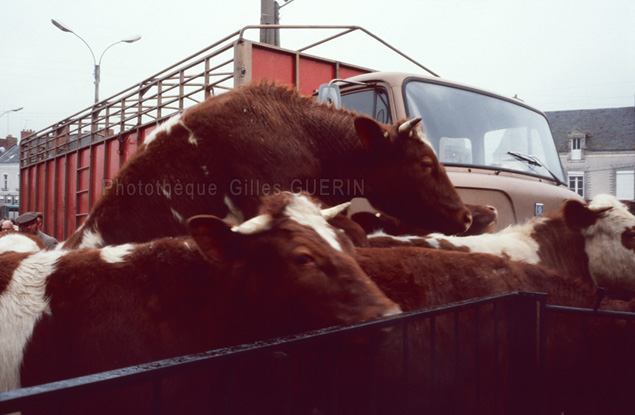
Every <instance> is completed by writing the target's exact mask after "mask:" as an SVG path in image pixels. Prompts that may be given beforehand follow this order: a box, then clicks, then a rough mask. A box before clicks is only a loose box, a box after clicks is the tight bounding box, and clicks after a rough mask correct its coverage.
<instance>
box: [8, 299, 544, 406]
mask: <svg viewBox="0 0 635 415" xmlns="http://www.w3.org/2000/svg"><path fill="white" fill-rule="evenodd" d="M545 303H546V295H544V294H528V293H510V294H502V295H495V296H491V297H486V298H481V299H474V300H468V301H464V302H461V303H455V304H450V305H446V306H442V307H438V308H435V309H429V310H422V311H416V312H410V313H405V314H403V315H400V316H397V317H393V318H388V319H380V320H378V321H372V322H365V323H361V324H357V325H354V326H350V327H334V328H328V329H323V330H318V331H314V332H310V333H305V334H301V335H296V336H289V337H286V338H281V339H275V340H271V341H265V342H257V343H254V344H249V345H241V346H236V347H229V348H225V349H221V350H213V351H209V352H205V353H199V354H194V355H188V356H182V357H178V358H174V359H167V360H162V361H158V362H152V363H147V364H142V365H138V366H134V367H128V368H123V369H117V370H112V371H109V372H104V373H98V374H93V375H88V376H83V377H80V378H75V379H68V380H63V381H58V382H53V383H49V384H44V385H39V386H33V387H26V388H22V389H17V390H13V391H9V392H5V393H1V394H0V413H8V412H12V411H19V410H21V411H24V410H30V409H36V410H37V409H38V408H39V409H42V408H45V410H44V412H46V413H51V411H55V412H59V413H64V411H65V410H66V409H70V408H73V405H74V402H75V401H77V400H80V401H81V400H86V399H92V398H93V397H99V396H100V394H103V393H112V392H113V391H115V392H116V391H117V390H118V389H122V390H125V389H126V388H130V387H132V386H135V385H136V386H138V385H142V386H143V385H145V386H146V389H144V390H145V391H146V392H147V393H145V394H143V393H138V392H135V395H134V401H135V402H139V401H143V400H144V399H145V400H146V401H147V402H146V404H147V407H146V410H147V413H153V414H160V413H164V412H165V411H167V408H169V405H170V402H169V401H168V399H172V400H173V401H174V400H175V401H176V402H172V404H174V405H176V406H177V407H180V406H179V405H180V404H181V403H182V402H183V403H184V402H191V401H192V400H191V398H189V397H187V398H186V397H185V396H183V397H177V398H174V396H170V398H166V396H164V395H165V394H166V393H167V391H169V389H170V386H169V385H170V383H169V382H170V379H174V378H175V377H178V376H183V375H187V374H192V373H201V372H205V371H208V372H211V373H215V372H214V371H220V370H225V369H226V367H227V366H229V367H231V368H230V370H229V371H228V372H223V373H225V374H223V375H220V377H221V378H222V382H221V385H222V388H223V390H222V393H220V394H219V395H218V396H216V398H217V399H222V400H223V402H222V403H220V408H222V411H223V412H224V413H243V410H244V406H241V405H245V399H244V398H245V391H244V390H243V389H240V388H239V387H238V386H237V385H242V384H243V383H244V379H241V378H240V377H237V376H238V375H236V373H237V372H236V369H235V367H240V366H239V365H240V364H243V365H245V363H244V362H246V361H247V362H248V363H246V365H247V367H248V368H250V369H252V368H255V367H258V362H261V361H262V360H265V361H266V360H267V359H269V358H270V357H271V356H283V358H278V359H277V360H276V362H281V363H280V365H281V366H282V367H283V368H282V370H281V372H282V373H283V375H282V376H281V378H280V379H277V382H272V381H271V380H265V381H264V382H257V385H258V386H257V387H258V388H259V389H261V388H262V387H263V383H265V384H268V385H267V386H272V385H271V384H273V386H275V388H273V389H271V390H268V391H267V393H266V395H267V396H270V395H272V396H276V397H280V400H278V399H277V398H276V405H278V404H279V406H278V407H276V408H267V407H264V408H265V409H262V405H263V403H262V402H258V405H259V406H258V408H259V409H261V410H260V411H259V412H260V413H263V412H264V413H267V412H271V413H288V414H293V413H298V411H299V409H300V408H299V405H303V404H304V403H305V401H304V400H303V398H300V397H301V396H304V395H302V393H301V392H302V391H303V390H302V389H301V388H300V387H299V385H301V384H304V383H305V382H306V383H307V384H309V385H311V387H310V388H308V389H309V390H311V391H312V392H315V391H319V399H318V400H316V401H315V402H316V403H315V405H317V406H318V407H320V408H321V410H322V411H323V412H324V413H351V412H359V413H364V414H373V413H384V412H385V409H382V408H386V406H389V407H390V408H391V413H407V412H408V411H410V410H412V408H413V407H417V408H418V407H420V406H421V405H423V409H425V410H431V411H432V412H434V411H435V410H447V409H448V408H447V405H448V404H449V405H451V408H452V412H453V413H462V411H464V410H466V409H467V408H470V409H469V410H470V412H474V411H473V410H474V408H477V409H479V411H480V412H483V413H515V414H518V413H520V414H523V413H527V414H536V413H540V411H541V408H544V405H543V403H544V401H543V399H542V397H541V396H536V391H540V390H542V389H544V386H543V385H544V378H543V377H542V374H541V373H540V372H537V371H536V366H539V364H538V362H540V361H542V360H543V359H544V353H545V345H544V343H545V339H544V338H541V337H539V336H538V330H537V327H542V326H544V312H542V311H541V310H544V307H545ZM387 329H390V332H389V333H388V334H386V332H385V331H386V330H387ZM362 338H363V339H366V340H367V341H366V343H364V342H362V346H359V344H360V339H362ZM368 339H370V340H368ZM387 339H389V340H387ZM351 344H353V345H354V347H353V349H348V347H350V345H351ZM363 344H365V345H366V346H363ZM468 345H474V347H471V346H468ZM351 350H353V351H354V353H352V354H351V353H350V351H351ZM360 350H361V352H360ZM466 350H470V351H471V352H473V353H475V356H478V357H483V356H489V359H488V358H485V357H483V358H482V359H476V362H477V363H476V364H475V365H471V364H470V365H466V364H465V362H466V361H467V362H471V361H473V359H474V356H472V355H470V354H467V352H466ZM365 351H370V352H369V354H368V355H366V354H365ZM386 353H388V355H387V354H386ZM307 356H310V358H308V359H307ZM359 356H363V358H360V357H359ZM259 359H260V360H259ZM319 359H324V360H323V361H319V363H317V364H315V365H313V366H311V367H312V368H313V369H316V370H315V371H314V372H313V373H310V372H311V370H304V367H303V366H302V365H303V364H306V363H307V361H309V362H313V361H318V360H319ZM358 359H359V361H358ZM424 360H425V362H423V361H424ZM488 360H491V361H492V362H490V363H491V364H488V363H487V362H488ZM502 361H505V362H509V367H508V366H507V363H505V364H501V362H502ZM449 362H454V363H449ZM223 365H225V366H223ZM422 365H423V366H422ZM293 368H295V369H296V370H295V371H294V370H293ZM450 368H451V369H450ZM298 371H300V372H301V373H302V376H300V377H298ZM392 371H395V374H394V375H395V376H392ZM238 373H240V372H238ZM266 373H267V374H268V375H269V374H270V371H269V370H267V371H266ZM351 373H354V374H356V375H359V376H355V379H354V381H351V378H349V377H347V376H350V374H351ZM387 373H391V375H390V376H388V377H387V378H386V376H387ZM510 374H511V376H510ZM253 376H256V375H254V373H253V371H251V370H248V371H247V377H253ZM318 376H319V381H316V380H315V379H313V377H318ZM484 376H485V377H487V378H488V379H489V380H491V382H490V383H489V384H487V383H484V382H483V379H484ZM325 380H326V381H325ZM448 384H450V385H452V386H451V388H450V389H451V390H449V391H448V390H447V385H448ZM315 385H319V387H317V388H316V387H315ZM305 390H306V389H304V391H305ZM466 391H475V394H476V395H474V396H473V394H472V393H471V392H470V393H467V392H466ZM448 392H449V395H448ZM219 396H220V398H219ZM247 396H256V395H255V392H252V391H247ZM423 396H425V397H426V399H425V400H423V402H422V397H423ZM351 397H355V399H354V409H351V407H350V406H348V407H347V404H350V402H347V400H348V399H350V398H351ZM312 398H313V396H312ZM180 399H182V402H181V401H180ZM113 400H116V399H112V398H109V399H108V401H113ZM448 401H449V402H450V403H448ZM247 404H249V402H247ZM204 405H210V407H212V406H216V407H218V405H219V403H218V402H214V401H212V402H207V403H204ZM320 405H321V406H320ZM466 405H467V406H466ZM60 408H61V409H60ZM120 409H121V408H120ZM124 409H125V408H124ZM345 411H346V412H345Z"/></svg>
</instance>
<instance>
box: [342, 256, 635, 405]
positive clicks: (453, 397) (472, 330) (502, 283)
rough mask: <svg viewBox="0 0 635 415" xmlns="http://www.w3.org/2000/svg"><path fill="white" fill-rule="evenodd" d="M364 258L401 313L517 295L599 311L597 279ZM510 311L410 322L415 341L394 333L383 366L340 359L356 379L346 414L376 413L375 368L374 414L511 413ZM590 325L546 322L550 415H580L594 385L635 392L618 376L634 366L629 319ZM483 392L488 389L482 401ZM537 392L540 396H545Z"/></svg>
mask: <svg viewBox="0 0 635 415" xmlns="http://www.w3.org/2000/svg"><path fill="white" fill-rule="evenodd" d="M357 253H358V256H357V259H358V262H359V263H360V265H361V267H362V268H363V269H364V271H365V272H366V273H367V274H368V275H369V276H370V277H371V278H372V279H373V281H374V282H375V283H376V284H377V285H378V286H379V288H380V289H381V290H382V291H384V292H385V293H386V295H387V296H388V297H390V298H391V299H392V300H393V301H395V302H396V303H398V304H399V305H400V306H401V308H402V310H404V312H406V311H414V310H420V309H425V308H433V307H439V306H444V305H447V304H450V303H456V302H461V301H464V300H469V299H473V298H479V297H484V296H489V295H495V294H500V293H506V292H514V291H530V292H543V293H547V294H548V303H549V304H554V305H563V306H569V307H582V308H593V307H594V305H595V304H596V301H597V295H596V291H597V290H596V288H595V286H594V284H592V283H591V282H590V281H588V283H587V284H582V283H581V282H580V281H579V280H578V279H577V278H574V277H571V276H568V275H559V274H558V273H556V272H553V271H552V270H550V269H547V268H545V267H542V266H539V265H533V264H528V263H525V262H517V261H510V260H507V259H505V258H502V257H500V256H494V255H490V254H483V253H465V252H458V251H444V250H434V249H427V248H417V247H394V248H392V249H385V248H357ZM600 308H601V309H603V310H619V311H629V312H633V311H635V300H634V301H631V302H630V303H627V302H624V301H619V300H612V299H604V300H603V301H602V303H601V306H600ZM508 312H509V309H508V308H507V306H505V305H501V306H500V307H499V308H498V309H494V308H493V307H491V306H489V307H483V308H481V309H479V312H478V313H477V312H475V311H474V309H466V310H465V311H457V312H456V313H449V314H447V315H444V314H440V315H439V316H437V317H436V318H435V320H434V322H431V320H425V321H416V320H412V321H414V323H412V324H409V325H408V332H409V343H408V344H406V345H405V346H404V344H403V343H402V337H401V332H399V331H396V332H394V333H393V334H394V338H393V343H392V344H389V345H386V346H385V347H383V348H382V349H381V350H380V355H379V357H378V358H377V361H376V363H371V360H372V359H371V360H365V359H366V356H363V355H358V356H357V357H356V356H355V354H354V353H352V356H347V358H346V359H344V358H342V359H340V360H342V361H345V363H344V369H341V371H342V372H343V373H346V374H347V375H348V376H349V377H347V378H346V380H340V385H342V390H341V399H342V400H343V402H344V404H347V405H348V406H347V407H345V408H342V410H341V411H340V412H343V413H349V414H365V413H369V412H371V411H372V405H371V404H370V402H371V400H370V399H368V397H367V396H366V395H365V394H366V393H367V391H368V390H370V388H371V386H370V385H369V379H372V378H371V372H370V371H371V370H372V369H370V368H372V367H375V368H376V369H375V370H376V372H377V373H379V378H378V379H377V380H375V382H376V384H375V385H374V387H375V388H376V390H378V391H381V393H378V394H377V395H376V397H375V398H374V400H375V401H376V402H377V404H378V405H379V409H378V410H377V413H428V412H429V413H441V414H445V413H455V412H456V411H457V408H458V407H460V408H461V409H460V410H459V413H470V414H471V413H507V410H506V406H505V405H506V399H508V395H506V394H507V393H508V392H509V391H508V390H507V386H508V382H509V379H508V378H507V377H506V376H508V375H509V374H510V373H509V371H508V369H509V366H508V365H509V364H510V359H511V358H514V357H517V356H510V355H509V353H510V351H509V350H508V349H507V347H508V344H509V343H508V341H509V338H508V337H507V336H508V335H511V334H512V332H510V330H512V329H513V327H511V326H509V325H508V324H507V320H506V314H507V313H508ZM495 318H497V320H495ZM583 323H584V319H583V318H576V317H570V316H567V315H563V316H560V315H558V314H551V315H550V316H549V320H548V327H549V332H548V336H549V337H548V345H547V356H548V360H547V362H546V364H545V367H546V369H547V376H548V377H547V382H548V412H547V413H549V414H560V413H562V412H563V411H564V413H582V412H580V411H581V410H582V409H584V406H583V405H584V403H587V402H588V400H587V398H588V395H589V393H590V392H592V391H591V389H592V388H591V386H590V385H595V386H597V385H598V383H599V384H601V387H602V388H603V389H610V388H611V387H615V388H616V390H622V389H623V388H620V384H621V383H624V384H628V385H631V387H632V386H634V385H635V382H633V381H632V380H630V378H629V382H628V383H626V382H625V381H626V379H625V378H624V376H628V373H630V372H626V373H624V376H622V375H620V373H621V369H620V365H621V364H625V365H626V364H629V365H630V364H633V363H635V359H634V358H632V357H631V356H632V353H630V352H629V353H628V354H624V353H621V352H620V353H619V354H618V353H613V351H617V350H620V351H624V350H629V347H632V346H629V344H631V345H632V343H629V341H631V339H632V338H633V335H634V334H635V328H634V327H633V326H632V325H629V324H627V323H626V322H625V321H612V320H607V319H606V318H602V317H598V318H597V319H594V320H591V321H590V322H588V324H586V325H585V324H583ZM432 324H434V325H432ZM496 327H497V328H498V331H495V328H496ZM432 332H434V334H432ZM496 333H498V334H496ZM433 344H434V347H433V346H432V345H433ZM404 347H406V349H407V356H409V363H408V364H407V366H404V365H403V364H402V363H401V362H403V359H404V355H403V351H404ZM590 351H591V352H592V354H590V355H589V352H590ZM585 353H586V355H585ZM625 356H626V358H625ZM431 359H433V361H434V362H436V363H432V361H431ZM373 365H375V366H373ZM629 367H630V366H629ZM404 377H405V378H404ZM496 386H499V387H500V390H498V389H496ZM404 388H405V389H404ZM477 389H480V390H481V392H483V394H482V395H481V396H480V398H479V397H477V395H476V390H477ZM535 393H536V397H537V396H540V395H539V393H541V391H540V389H536V390H535ZM404 396H407V397H408V399H407V400H408V402H409V405H410V406H409V407H408V408H403V407H402V406H401V405H402V404H403V400H404ZM630 399H631V398H630V395H628V394H626V395H624V396H619V397H616V398H615V400H614V401H611V402H600V403H601V404H602V405H604V406H605V407H606V408H615V407H618V406H619V405H623V404H624V402H628V401H629V400H630ZM622 407H623V406H622ZM623 408H624V407H623ZM402 409H405V410H403V411H402ZM599 412H600V413H616V412H612V411H610V410H609V411H607V412H603V411H602V410H601V409H600V411H599Z"/></svg>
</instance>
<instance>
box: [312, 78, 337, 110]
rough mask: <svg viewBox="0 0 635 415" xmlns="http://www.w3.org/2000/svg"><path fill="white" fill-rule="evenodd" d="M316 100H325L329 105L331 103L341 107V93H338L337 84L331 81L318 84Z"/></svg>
mask: <svg viewBox="0 0 635 415" xmlns="http://www.w3.org/2000/svg"><path fill="white" fill-rule="evenodd" d="M317 100H318V102H326V103H327V104H329V105H331V104H333V105H335V108H341V107H342V94H340V87H339V85H337V84H333V83H328V84H322V85H320V88H319V89H318V96H317Z"/></svg>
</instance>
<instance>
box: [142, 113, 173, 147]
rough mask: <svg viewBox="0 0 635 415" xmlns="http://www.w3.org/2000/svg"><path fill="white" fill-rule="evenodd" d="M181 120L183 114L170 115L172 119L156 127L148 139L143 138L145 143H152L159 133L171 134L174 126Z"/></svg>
mask: <svg viewBox="0 0 635 415" xmlns="http://www.w3.org/2000/svg"><path fill="white" fill-rule="evenodd" d="M180 122H181V114H176V115H174V116H172V117H170V119H168V120H167V121H166V122H164V123H163V124H161V125H159V126H158V127H157V128H155V129H154V130H153V131H152V132H151V133H150V135H148V136H147V137H146V139H145V140H143V144H145V145H146V147H147V146H148V145H150V143H152V142H153V141H154V140H155V138H157V135H158V134H160V133H162V132H165V133H166V134H170V132H171V131H172V127H173V126H175V125H176V124H178V123H180Z"/></svg>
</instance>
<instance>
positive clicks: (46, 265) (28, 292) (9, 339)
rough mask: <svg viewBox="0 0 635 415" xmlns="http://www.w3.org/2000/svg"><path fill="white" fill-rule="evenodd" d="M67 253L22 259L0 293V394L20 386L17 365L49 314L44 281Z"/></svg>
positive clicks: (36, 254) (49, 252)
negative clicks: (35, 328) (38, 322)
mask: <svg viewBox="0 0 635 415" xmlns="http://www.w3.org/2000/svg"><path fill="white" fill-rule="evenodd" d="M67 253H68V251H64V250H56V251H40V252H37V253H34V254H33V255H31V256H29V257H27V258H25V259H24V260H22V262H21V263H20V265H19V266H18V267H17V268H16V270H15V271H14V272H13V276H12V278H11V281H10V282H9V285H8V286H7V288H6V289H5V291H4V292H3V293H2V294H0V356H2V358H1V359H0V392H2V391H7V390H11V389H15V388H19V387H20V366H21V365H22V360H23V358H24V349H25V347H26V345H27V344H28V342H29V340H30V338H31V336H32V335H33V328H34V327H35V324H36V323H37V321H38V320H39V319H40V318H41V317H42V315H43V314H44V313H47V314H48V313H50V309H49V300H48V298H46V282H47V278H48V277H49V275H51V274H52V273H53V272H54V271H55V264H56V262H57V260H58V259H59V258H60V257H62V256H63V255H65V254H67Z"/></svg>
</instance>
